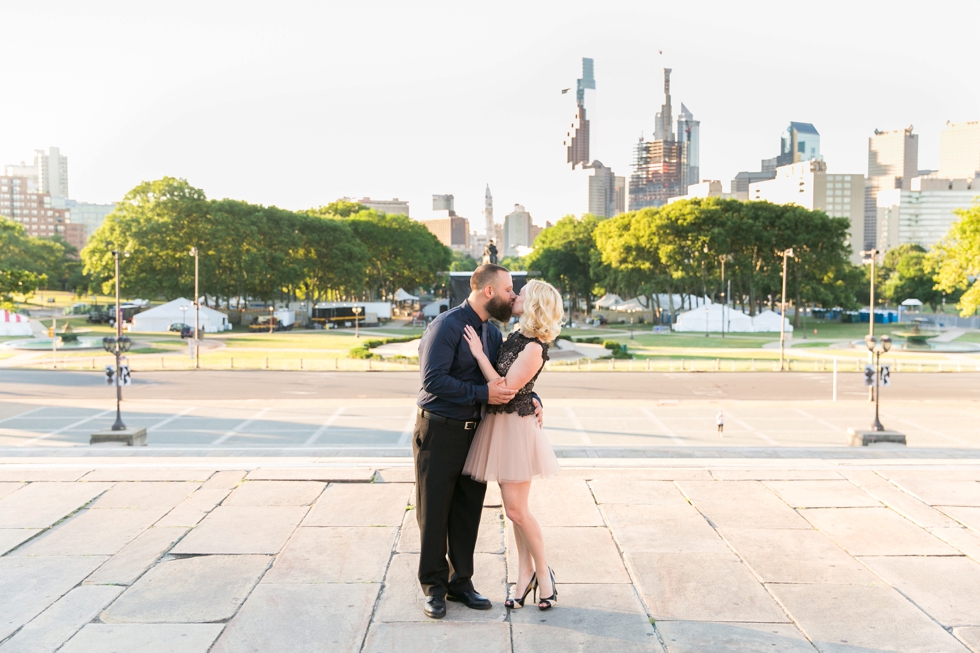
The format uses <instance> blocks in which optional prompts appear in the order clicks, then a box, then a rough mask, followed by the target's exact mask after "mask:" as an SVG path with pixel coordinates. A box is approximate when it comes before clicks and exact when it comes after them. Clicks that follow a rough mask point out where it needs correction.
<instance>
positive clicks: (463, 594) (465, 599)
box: [446, 589, 493, 610]
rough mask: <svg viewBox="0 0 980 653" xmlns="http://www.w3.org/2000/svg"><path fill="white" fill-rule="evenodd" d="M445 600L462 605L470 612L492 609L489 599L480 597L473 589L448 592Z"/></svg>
mask: <svg viewBox="0 0 980 653" xmlns="http://www.w3.org/2000/svg"><path fill="white" fill-rule="evenodd" d="M446 598H447V599H449V600H450V601H456V602H457V603H462V604H463V605H465V606H466V607H467V608H470V609H471V610H489V609H490V608H492V607H493V603H490V599H488V598H487V597H485V596H480V593H479V592H477V591H476V590H473V589H468V590H462V591H459V592H450V593H449V594H447V595H446Z"/></svg>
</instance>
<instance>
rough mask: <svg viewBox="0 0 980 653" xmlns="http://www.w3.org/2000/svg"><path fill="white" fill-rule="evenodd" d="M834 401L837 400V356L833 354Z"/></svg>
mask: <svg viewBox="0 0 980 653" xmlns="http://www.w3.org/2000/svg"><path fill="white" fill-rule="evenodd" d="M834 401H837V357H836V356H834Z"/></svg>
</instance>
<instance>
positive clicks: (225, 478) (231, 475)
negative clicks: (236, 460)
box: [202, 469, 248, 490]
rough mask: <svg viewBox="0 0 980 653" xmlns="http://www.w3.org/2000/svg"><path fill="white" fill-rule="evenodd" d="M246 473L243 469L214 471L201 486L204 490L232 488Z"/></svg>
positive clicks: (236, 485)
mask: <svg viewBox="0 0 980 653" xmlns="http://www.w3.org/2000/svg"><path fill="white" fill-rule="evenodd" d="M247 473H248V472H246V471H245V470H243V469H240V470H223V471H220V472H215V473H214V474H212V475H211V478H209V479H208V480H207V482H205V483H204V485H203V486H202V487H203V488H204V489H205V490H234V489H235V488H236V487H238V484H239V483H241V482H242V479H244V478H245V474H247Z"/></svg>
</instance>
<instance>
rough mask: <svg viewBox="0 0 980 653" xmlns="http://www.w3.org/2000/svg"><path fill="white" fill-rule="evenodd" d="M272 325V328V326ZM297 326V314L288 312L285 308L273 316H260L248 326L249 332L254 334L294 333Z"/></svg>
mask: <svg viewBox="0 0 980 653" xmlns="http://www.w3.org/2000/svg"><path fill="white" fill-rule="evenodd" d="M270 322H271V323H272V325H271V328H270V324H269V323H270ZM294 324H296V312H295V311H288V310H286V309H284V308H281V309H279V310H277V311H276V312H275V313H273V314H272V315H260V316H258V317H257V318H255V320H254V321H253V322H252V323H251V324H249V325H248V330H249V331H251V332H253V333H262V332H263V331H270V330H271V331H292V330H293V325H294Z"/></svg>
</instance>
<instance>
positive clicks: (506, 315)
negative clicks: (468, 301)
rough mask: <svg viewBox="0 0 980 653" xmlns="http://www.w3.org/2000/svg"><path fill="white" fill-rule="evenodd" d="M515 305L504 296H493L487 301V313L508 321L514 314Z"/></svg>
mask: <svg viewBox="0 0 980 653" xmlns="http://www.w3.org/2000/svg"><path fill="white" fill-rule="evenodd" d="M512 309H513V306H512V305H511V303H510V302H509V301H507V300H506V299H504V298H503V297H491V298H490V301H488V302H487V313H489V314H490V317H492V318H493V319H495V320H497V321H498V322H506V321H507V320H509V319H510V316H511V315H512V314H513V310H512Z"/></svg>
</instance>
